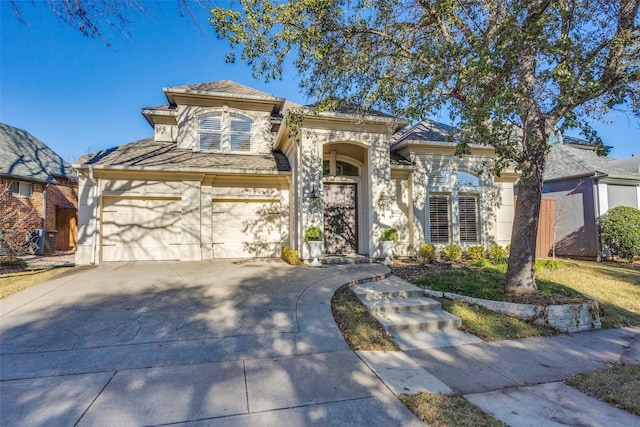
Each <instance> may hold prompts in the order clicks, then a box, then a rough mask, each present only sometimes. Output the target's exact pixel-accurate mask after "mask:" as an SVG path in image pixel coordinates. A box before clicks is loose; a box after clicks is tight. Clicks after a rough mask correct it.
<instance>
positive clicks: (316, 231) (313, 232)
mask: <svg viewBox="0 0 640 427" xmlns="http://www.w3.org/2000/svg"><path fill="white" fill-rule="evenodd" d="M322 235H323V233H322V230H320V228H319V227H309V228H307V231H305V232H304V238H305V240H306V241H307V242H319V241H320V240H322Z"/></svg>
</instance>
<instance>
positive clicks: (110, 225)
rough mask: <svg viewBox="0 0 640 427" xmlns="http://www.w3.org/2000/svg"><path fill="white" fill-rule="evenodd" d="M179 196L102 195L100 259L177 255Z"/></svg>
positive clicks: (119, 259)
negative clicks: (165, 197) (134, 196)
mask: <svg viewBox="0 0 640 427" xmlns="http://www.w3.org/2000/svg"><path fill="white" fill-rule="evenodd" d="M181 222H182V205H181V202H180V200H167V199H162V200H160V199H153V200H146V199H145V200H141V199H118V198H105V199H104V204H103V208H102V260H103V261H145V260H173V259H180V241H181V233H182V225H181Z"/></svg>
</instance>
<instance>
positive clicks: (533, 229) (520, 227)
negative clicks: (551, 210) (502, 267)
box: [503, 182, 542, 295]
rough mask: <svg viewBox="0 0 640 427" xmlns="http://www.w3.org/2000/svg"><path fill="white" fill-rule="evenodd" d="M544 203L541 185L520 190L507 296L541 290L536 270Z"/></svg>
mask: <svg viewBox="0 0 640 427" xmlns="http://www.w3.org/2000/svg"><path fill="white" fill-rule="evenodd" d="M541 200H542V188H541V186H540V184H539V183H535V182H528V183H523V184H522V185H520V186H519V187H518V199H517V200H516V210H515V216H514V219H513V231H512V237H511V250H510V252H509V266H508V268H507V278H506V281H505V283H504V288H503V291H504V292H505V293H508V294H516V295H521V294H526V293H532V292H536V291H537V290H538V287H537V286H536V281H535V276H534V268H535V262H536V236H537V234H538V215H539V212H540V203H541Z"/></svg>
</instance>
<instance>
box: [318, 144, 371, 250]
mask: <svg viewBox="0 0 640 427" xmlns="http://www.w3.org/2000/svg"><path fill="white" fill-rule="evenodd" d="M366 156H367V149H366V148H364V147H361V146H358V145H355V144H350V143H336V144H327V145H325V146H324V150H323V164H322V166H323V167H322V169H323V170H322V172H323V180H322V182H323V187H324V201H323V204H324V231H325V241H324V246H325V252H326V253H327V254H335V255H348V254H357V253H363V252H366V249H364V250H363V248H367V244H366V233H367V231H366V230H367V229H368V227H367V225H366V206H367V205H366V202H365V198H366V188H367V187H366V185H367V182H366V181H367V179H366V177H367V171H366V158H367V157H366Z"/></svg>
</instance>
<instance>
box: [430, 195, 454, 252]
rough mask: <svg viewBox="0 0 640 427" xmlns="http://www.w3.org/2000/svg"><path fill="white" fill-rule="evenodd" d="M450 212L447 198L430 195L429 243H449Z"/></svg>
mask: <svg viewBox="0 0 640 427" xmlns="http://www.w3.org/2000/svg"><path fill="white" fill-rule="evenodd" d="M450 213H451V210H450V209H449V196H448V195H445V194H432V195H430V196H429V235H430V238H431V239H430V240H431V243H449V236H450V235H451V233H450V231H451V230H450V224H451V220H450V218H451V215H450Z"/></svg>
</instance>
